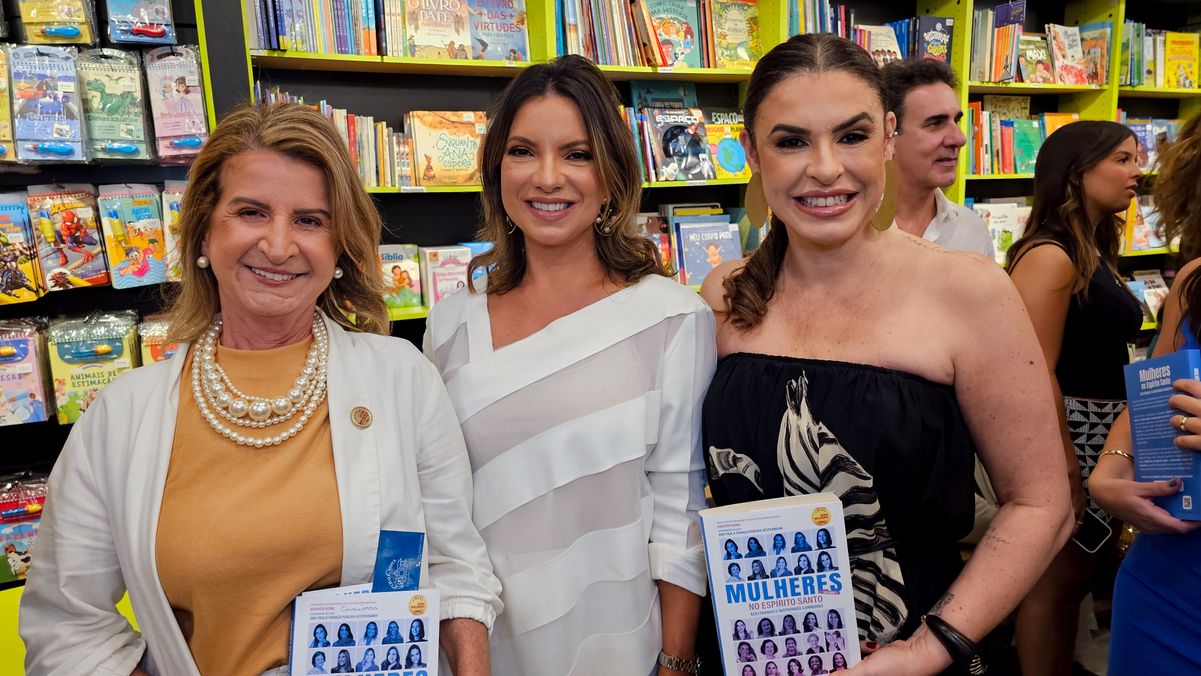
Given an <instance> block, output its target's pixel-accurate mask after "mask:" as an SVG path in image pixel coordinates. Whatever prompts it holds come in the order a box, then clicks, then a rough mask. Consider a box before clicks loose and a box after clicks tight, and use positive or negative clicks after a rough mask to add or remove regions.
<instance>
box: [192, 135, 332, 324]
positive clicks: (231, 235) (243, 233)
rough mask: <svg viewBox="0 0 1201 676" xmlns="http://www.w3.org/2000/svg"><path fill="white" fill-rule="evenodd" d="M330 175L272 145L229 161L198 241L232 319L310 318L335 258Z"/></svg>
mask: <svg viewBox="0 0 1201 676" xmlns="http://www.w3.org/2000/svg"><path fill="white" fill-rule="evenodd" d="M330 212H331V209H330V205H329V198H328V191H327V189H326V182H325V177H324V176H323V175H322V173H321V172H320V171H319V170H318V169H317V168H316V167H313V166H312V165H310V164H307V163H304V162H301V161H298V160H295V159H292V158H290V157H287V156H285V155H282V154H280V153H276V152H273V151H267V150H253V151H248V152H244V153H242V154H240V155H237V156H235V157H233V158H231V159H230V160H229V161H227V162H226V164H225V167H224V169H223V170H222V172H221V197H220V199H219V200H218V202H217V206H216V208H215V209H214V211H213V216H212V221H211V225H210V227H209V230H208V233H207V235H206V236H205V238H204V242H203V244H202V245H201V253H203V254H204V255H205V256H207V257H208V259H209V261H210V264H211V268H212V273H213V275H214V276H215V277H216V279H217V293H218V296H219V297H220V301H221V312H222V314H223V315H224V317H225V319H226V321H227V322H229V321H231V320H235V321H237V322H238V323H241V324H250V325H255V324H261V323H262V322H264V321H270V322H272V323H278V324H288V323H296V322H306V323H307V321H308V318H309V317H311V316H312V314H313V310H314V308H315V307H316V304H317V299H318V297H319V296H320V295H321V293H322V292H323V291H325V289H326V287H328V286H329V284H330V281H331V280H332V279H333V275H334V266H335V261H336V259H337V255H338V254H337V251H336V250H335V243H334V237H333V233H332V229H331V217H330Z"/></svg>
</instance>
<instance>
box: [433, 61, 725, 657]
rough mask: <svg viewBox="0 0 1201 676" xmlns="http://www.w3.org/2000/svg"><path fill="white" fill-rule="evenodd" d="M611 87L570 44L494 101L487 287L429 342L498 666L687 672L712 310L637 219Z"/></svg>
mask: <svg viewBox="0 0 1201 676" xmlns="http://www.w3.org/2000/svg"><path fill="white" fill-rule="evenodd" d="M619 105H620V104H619V103H618V98H617V93H616V91H615V90H614V89H613V86H612V85H611V84H609V83H608V82H607V81H606V80H605V79H604V77H603V76H602V75H601V73H600V72H599V71H598V70H597V69H596V67H595V66H593V65H592V64H591V63H589V62H588V61H586V60H584V59H582V58H580V57H571V56H569V57H563V58H560V59H556V60H555V61H552V62H551V63H549V64H543V65H536V66H533V67H531V68H529V69H527V70H526V71H524V72H523V73H522V74H521V75H520V76H519V77H518V78H517V79H516V80H514V81H513V82H512V83H511V84H510V86H509V87H508V89H507V90H506V91H505V92H504V94H502V95H501V98H500V99H499V101H498V102H497V104H496V109H495V111H494V112H493V113H492V114H491V115H490V116H489V121H490V129H489V132H488V135H487V137H486V138H485V141H484V146H483V148H482V149H481V162H480V164H481V177H482V182H483V203H484V226H483V229H482V231H481V233H480V239H484V240H490V241H494V242H495V243H496V246H495V248H494V249H493V250H492V251H491V252H490V253H488V254H486V255H484V256H481V257H479V258H477V259H475V261H474V262H473V264H472V269H473V271H474V270H476V269H481V268H482V269H486V270H488V276H487V279H486V281H485V282H483V284H484V288H483V289H479V288H476V285H475V284H473V288H472V292H470V293H461V294H457V295H454V296H452V297H450V298H448V299H446V300H443V301H442V302H440V303H439V304H438V306H437V307H435V308H434V309H433V311H432V312H431V314H430V318H429V325H428V330H427V333H426V337H425V349H426V354H427V356H429V357H430V359H432V360H433V361H434V363H435V364H436V365H437V367H438V369H439V371H440V372H441V373H442V377H443V379H444V380H445V381H446V385H447V389H448V390H449V392H450V394H451V400H452V402H453V404H454V406H455V409H456V411H457V412H458V415H459V420H460V421H461V422H462V425H463V432H464V435H465V437H466V439H467V446H468V452H469V454H470V457H471V466H472V471H473V476H474V484H475V508H474V517H475V522H476V525H477V527H478V528H479V530H480V532H481V534H482V535H483V536H484V540H485V542H486V544H487V546H488V552H489V555H490V556H491V558H492V561H493V564H494V567H495V570H496V573H497V576H498V577H500V579H501V582H502V586H503V593H502V599H503V600H504V603H505V612H504V613H503V614H502V615H501V617H499V618H498V619H497V622H496V626H495V628H494V631H493V634H492V640H491V647H492V667H493V673H497V674H525V675H529V676H542V675H551V674H553V675H554V676H566V675H568V674H571V675H576V676H578V675H586V674H606V675H609V674H622V675H623V676H625V675H630V676H638V675H643V674H651V673H654V672H656V670H658V673H659V674H677V673H694V671H695V669H696V667H697V664H696V662H695V660H693V657H694V646H693V643H694V640H695V639H694V635H693V634H694V627H695V625H696V620H697V617H698V614H699V612H700V607H701V600H702V599H701V595H703V594H704V593H705V588H706V578H705V566H704V557H703V552H702V545H701V539H700V531H699V521H698V518H697V514H696V511H697V510H698V509H700V508H702V507H703V506H704V483H705V478H704V474H703V471H704V464H703V460H702V457H701V454H700V446H699V442H700V437H699V429H700V428H699V423H700V403H701V400H702V398H703V396H704V393H705V389H706V388H707V386H708V384H709V378H710V376H711V375H712V373H713V369H714V363H715V358H714V335H713V332H714V323H713V316H712V314H711V313H710V311H709V310H708V309H707V308H706V307H705V305H704V304H703V303H701V302H700V300H699V299H698V297H697V295H696V294H695V293H694V292H692V291H690V290H689V289H687V288H686V287H683V286H681V285H679V284H677V283H676V282H674V281H672V280H671V279H669V278H667V277H666V276H665V275H664V270H663V267H662V264H661V262H660V259H659V252H658V251H657V249H656V247H655V246H654V245H653V244H652V243H651V242H650V241H649V240H647V239H645V238H643V237H641V236H640V235H638V234H636V232H635V231H634V229H633V218H634V215H635V213H636V212H637V209H638V202H639V192H640V186H639V171H638V164H637V158H636V157H635V154H634V153H635V150H634V145H633V142H632V139H631V136H630V133H629V131H628V129H627V127H626V126H625V124H624V122H623V121H622V119H621V116H620V115H619V113H618V110H619Z"/></svg>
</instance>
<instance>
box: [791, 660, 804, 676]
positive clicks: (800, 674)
mask: <svg viewBox="0 0 1201 676" xmlns="http://www.w3.org/2000/svg"><path fill="white" fill-rule="evenodd" d="M788 676H805V672H804V671H803V670H802V669H801V663H800V662H798V661H796V660H788Z"/></svg>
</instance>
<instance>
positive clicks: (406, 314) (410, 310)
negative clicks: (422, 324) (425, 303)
mask: <svg viewBox="0 0 1201 676" xmlns="http://www.w3.org/2000/svg"><path fill="white" fill-rule="evenodd" d="M429 315H430V309H429V308H427V307H400V308H392V309H391V310H388V318H389V319H391V320H392V321H394V322H400V321H404V320H406V319H425V318H426V317H428V316H429Z"/></svg>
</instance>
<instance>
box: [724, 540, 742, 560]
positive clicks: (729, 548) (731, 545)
mask: <svg viewBox="0 0 1201 676" xmlns="http://www.w3.org/2000/svg"><path fill="white" fill-rule="evenodd" d="M724 558H725V560H726V561H729V560H731V559H741V558H742V554H739V553H738V543H737V542H734V541H733V540H726V554H725V557H724Z"/></svg>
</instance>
